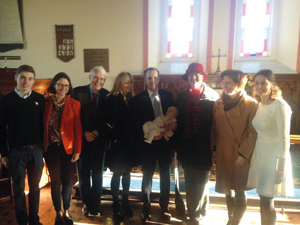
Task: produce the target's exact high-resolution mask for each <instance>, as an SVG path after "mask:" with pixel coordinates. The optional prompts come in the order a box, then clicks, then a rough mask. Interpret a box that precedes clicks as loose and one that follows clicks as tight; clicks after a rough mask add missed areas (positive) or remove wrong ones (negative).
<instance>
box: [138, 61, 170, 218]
mask: <svg viewBox="0 0 300 225" xmlns="http://www.w3.org/2000/svg"><path fill="white" fill-rule="evenodd" d="M144 77H145V84H146V87H147V90H145V91H143V92H142V93H140V94H139V95H137V96H135V97H134V98H133V103H132V107H133V116H134V122H135V124H134V129H135V132H136V137H137V142H138V150H139V151H140V152H142V153H141V154H142V167H143V181H142V192H143V201H144V206H143V212H142V214H141V220H142V221H146V220H148V219H149V216H150V203H151V199H150V194H151V186H152V177H153V174H154V170H155V166H156V161H158V165H159V170H160V200H159V204H160V207H161V212H162V215H163V217H164V219H170V218H171V214H170V211H169V209H168V204H169V194H170V164H171V154H172V146H171V142H172V140H170V141H166V140H165V139H164V138H162V137H163V133H161V134H160V135H158V136H156V137H155V138H154V139H153V142H152V144H148V143H146V142H145V141H144V134H143V128H142V127H143V124H144V123H146V122H148V121H153V120H154V119H155V118H157V117H158V116H159V115H161V114H166V112H167V109H168V108H169V107H170V106H174V100H173V96H172V93H171V92H169V91H166V90H162V89H158V84H159V71H158V70H157V69H156V68H153V67H150V68H148V69H146V70H145V71H144ZM175 127H176V124H172V125H170V126H168V127H166V128H167V129H172V128H175Z"/></svg>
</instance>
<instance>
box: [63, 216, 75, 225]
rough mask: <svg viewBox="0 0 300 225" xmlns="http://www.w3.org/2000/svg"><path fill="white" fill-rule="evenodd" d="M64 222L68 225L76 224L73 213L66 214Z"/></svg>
mask: <svg viewBox="0 0 300 225" xmlns="http://www.w3.org/2000/svg"><path fill="white" fill-rule="evenodd" d="M64 222H65V224H66V225H73V224H74V220H73V219H72V217H71V215H69V216H66V215H64Z"/></svg>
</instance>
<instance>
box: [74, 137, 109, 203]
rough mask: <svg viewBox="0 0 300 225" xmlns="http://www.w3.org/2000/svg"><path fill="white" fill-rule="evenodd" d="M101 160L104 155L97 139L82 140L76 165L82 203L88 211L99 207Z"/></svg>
mask: <svg viewBox="0 0 300 225" xmlns="http://www.w3.org/2000/svg"><path fill="white" fill-rule="evenodd" d="M103 160H104V153H103V151H102V149H101V146H100V145H99V139H98V138H96V139H95V140H94V141H93V142H87V141H85V140H83V147H82V151H81V155H80V159H79V160H78V163H77V165H78V175H79V186H80V194H81V198H82V202H83V203H84V204H85V205H86V206H87V207H88V209H97V208H98V207H99V206H100V202H101V194H102V174H103ZM91 178H92V183H91ZM91 186H92V188H91Z"/></svg>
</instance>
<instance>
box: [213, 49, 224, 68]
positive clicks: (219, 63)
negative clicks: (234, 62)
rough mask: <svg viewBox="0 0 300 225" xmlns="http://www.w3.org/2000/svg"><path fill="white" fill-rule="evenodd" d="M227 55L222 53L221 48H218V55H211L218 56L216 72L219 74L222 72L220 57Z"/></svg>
mask: <svg viewBox="0 0 300 225" xmlns="http://www.w3.org/2000/svg"><path fill="white" fill-rule="evenodd" d="M226 56H227V55H220V49H218V55H212V56H211V57H218V68H217V70H216V72H215V74H219V73H220V72H221V70H220V58H221V57H226Z"/></svg>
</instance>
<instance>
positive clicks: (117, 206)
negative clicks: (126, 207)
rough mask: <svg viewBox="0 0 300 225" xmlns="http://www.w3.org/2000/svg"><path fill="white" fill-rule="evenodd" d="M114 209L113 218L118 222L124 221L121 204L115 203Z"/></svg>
mask: <svg viewBox="0 0 300 225" xmlns="http://www.w3.org/2000/svg"><path fill="white" fill-rule="evenodd" d="M112 208H113V217H114V219H115V220H118V221H124V220H125V216H124V214H123V212H122V209H121V206H120V204H119V203H113V205H112Z"/></svg>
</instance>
